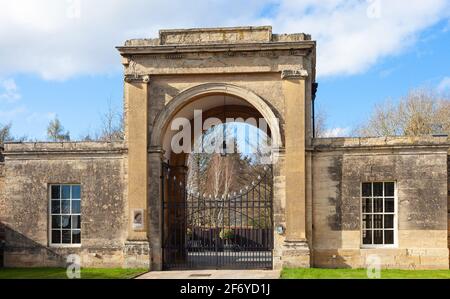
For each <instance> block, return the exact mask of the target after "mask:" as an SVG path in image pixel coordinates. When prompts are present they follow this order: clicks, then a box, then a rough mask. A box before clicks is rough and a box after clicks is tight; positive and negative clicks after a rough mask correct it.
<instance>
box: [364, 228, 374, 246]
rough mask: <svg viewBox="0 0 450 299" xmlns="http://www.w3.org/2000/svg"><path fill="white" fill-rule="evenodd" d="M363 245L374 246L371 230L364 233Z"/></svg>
mask: <svg viewBox="0 0 450 299" xmlns="http://www.w3.org/2000/svg"><path fill="white" fill-rule="evenodd" d="M363 244H372V231H371V230H364V231H363Z"/></svg>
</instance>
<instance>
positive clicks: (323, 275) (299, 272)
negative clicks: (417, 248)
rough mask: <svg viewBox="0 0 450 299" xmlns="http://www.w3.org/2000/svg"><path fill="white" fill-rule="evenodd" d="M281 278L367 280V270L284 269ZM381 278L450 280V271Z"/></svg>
mask: <svg viewBox="0 0 450 299" xmlns="http://www.w3.org/2000/svg"><path fill="white" fill-rule="evenodd" d="M281 278H306V279H311V278H319V279H335V278H360V279H364V278H365V279H367V278H368V277H367V270H366V269H318V268H311V269H298V268H293V269H283V271H282V272H281ZM381 278H382V279H383V278H425V279H426V278H446V279H450V270H391V269H389V270H381Z"/></svg>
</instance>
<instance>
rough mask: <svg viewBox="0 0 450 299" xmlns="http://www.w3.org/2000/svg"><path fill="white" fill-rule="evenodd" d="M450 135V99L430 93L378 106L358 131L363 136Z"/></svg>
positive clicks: (420, 92)
mask: <svg viewBox="0 0 450 299" xmlns="http://www.w3.org/2000/svg"><path fill="white" fill-rule="evenodd" d="M437 133H443V134H450V97H449V96H447V95H442V94H438V93H435V92H434V91H432V90H429V89H415V90H411V91H410V92H409V93H408V94H407V95H406V96H405V97H403V98H401V99H400V101H399V102H398V103H397V104H395V103H393V102H392V101H391V100H387V101H385V102H384V103H383V104H378V105H376V106H375V108H374V110H373V112H372V115H371V117H370V118H369V120H368V121H367V122H366V123H364V124H363V125H361V126H360V127H359V128H357V129H356V130H355V133H354V134H356V135H359V136H367V137H370V136H421V135H430V134H437Z"/></svg>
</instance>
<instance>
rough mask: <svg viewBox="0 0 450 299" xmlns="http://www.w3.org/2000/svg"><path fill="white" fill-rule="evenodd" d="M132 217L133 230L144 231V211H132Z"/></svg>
mask: <svg viewBox="0 0 450 299" xmlns="http://www.w3.org/2000/svg"><path fill="white" fill-rule="evenodd" d="M132 217H133V218H132V219H133V230H141V229H144V209H134V210H133V214H132Z"/></svg>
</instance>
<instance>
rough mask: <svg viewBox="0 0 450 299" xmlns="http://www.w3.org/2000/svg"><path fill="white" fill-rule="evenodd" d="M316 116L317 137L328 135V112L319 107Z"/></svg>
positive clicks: (315, 129) (315, 131) (315, 130)
mask: <svg viewBox="0 0 450 299" xmlns="http://www.w3.org/2000/svg"><path fill="white" fill-rule="evenodd" d="M315 114H316V115H315V116H314V118H315V119H314V133H315V137H316V138H320V137H326V136H325V134H326V131H327V126H326V122H327V114H326V113H325V111H324V110H323V109H318V110H317V111H316V113H315Z"/></svg>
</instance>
